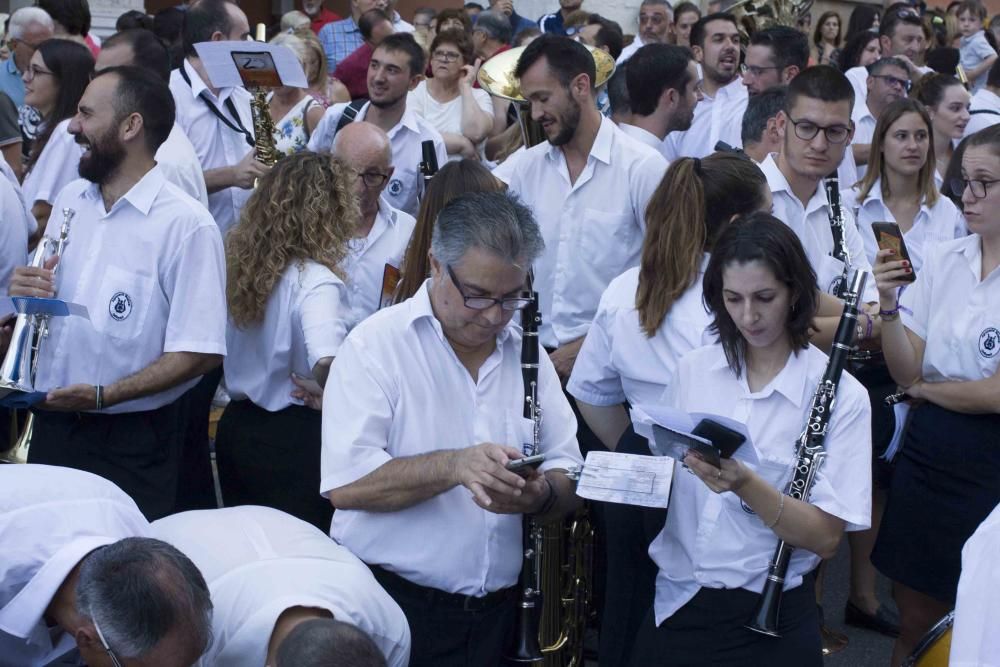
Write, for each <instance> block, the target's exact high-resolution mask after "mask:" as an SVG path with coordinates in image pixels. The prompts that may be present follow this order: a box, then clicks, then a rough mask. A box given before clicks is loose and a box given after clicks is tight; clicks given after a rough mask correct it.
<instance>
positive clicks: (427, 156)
mask: <svg viewBox="0 0 1000 667" xmlns="http://www.w3.org/2000/svg"><path fill="white" fill-rule="evenodd" d="M420 150H421V154H422V157H423V159H422V160H421V161H420V165H419V167H418V169H419V171H420V175H421V177H422V178H423V183H422V187H421V189H420V198H421V199H423V198H424V195H425V194H427V186H428V185H429V184H430V182H431V179H432V178H434V174H436V173H437V172H438V158H437V151H436V150H435V149H434V142H433V141H431V140H430V139H428V140H427V141H424V142H421V144H420Z"/></svg>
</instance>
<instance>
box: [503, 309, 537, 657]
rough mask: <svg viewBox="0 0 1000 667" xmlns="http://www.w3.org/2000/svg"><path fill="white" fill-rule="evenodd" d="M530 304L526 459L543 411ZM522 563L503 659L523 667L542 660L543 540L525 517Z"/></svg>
mask: <svg viewBox="0 0 1000 667" xmlns="http://www.w3.org/2000/svg"><path fill="white" fill-rule="evenodd" d="M530 294H531V303H530V304H528V307H527V308H525V309H524V310H522V311H521V329H522V332H523V333H522V338H521V377H522V378H523V380H524V416H525V418H527V419H530V420H531V421H532V442H530V443H524V445H523V453H524V455H525V456H534V455H536V454H538V451H539V444H540V439H541V427H542V409H541V406H539V405H538V350H539V347H538V327H539V326H541V324H542V315H541V313H539V312H538V293H537V292H535V291H531V292H530ZM522 535H523V540H524V554H523V558H524V562H523V563H522V564H521V577H520V580H519V582H518V586H519V587H520V589H521V596H520V600H519V602H518V605H517V622H516V624H515V625H514V627H515V630H516V632H515V635H514V643H513V646H512V647H511V648H510V650H509V651H508V655H506V656H505V660H506V662H507V663H514V664H525V663H536V662H541V661H542V660H543V658H544V656H543V655H542V649H541V646H540V644H539V630H540V628H541V620H542V618H541V614H542V591H541V583H542V540H543V537H544V533H543V529H542V526H541V524H539V523H538V522H537V521H535V520H534V519H532V518H531V517H529V516H525V517H524V527H523V531H522Z"/></svg>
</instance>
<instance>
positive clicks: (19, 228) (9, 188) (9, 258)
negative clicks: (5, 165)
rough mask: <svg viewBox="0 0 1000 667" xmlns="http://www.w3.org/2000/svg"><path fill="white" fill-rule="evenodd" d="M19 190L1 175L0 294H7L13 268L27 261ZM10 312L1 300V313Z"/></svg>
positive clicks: (27, 215) (26, 230)
mask: <svg viewBox="0 0 1000 667" xmlns="http://www.w3.org/2000/svg"><path fill="white" fill-rule="evenodd" d="M26 217H31V216H30V214H28V213H27V212H26V211H25V210H24V202H23V200H22V199H21V196H20V193H18V191H17V189H15V187H14V186H13V185H11V183H10V181H8V180H7V179H6V178H2V177H0V294H7V288H8V287H9V286H10V278H11V275H12V274H13V273H14V268H15V267H18V266H24V265H25V264H27V263H28V223H27V220H26ZM10 312H13V308H12V307H11V305H10V303H9V302H8V301H7V300H6V299H3V300H0V316H3V315H6V314H7V313H10Z"/></svg>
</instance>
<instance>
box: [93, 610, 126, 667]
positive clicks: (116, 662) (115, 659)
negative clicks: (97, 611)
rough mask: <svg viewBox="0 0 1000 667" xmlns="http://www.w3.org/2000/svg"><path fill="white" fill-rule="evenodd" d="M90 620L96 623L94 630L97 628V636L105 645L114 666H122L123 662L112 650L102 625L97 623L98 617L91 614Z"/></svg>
mask: <svg viewBox="0 0 1000 667" xmlns="http://www.w3.org/2000/svg"><path fill="white" fill-rule="evenodd" d="M90 620H91V622H92V623H93V624H94V630H97V637H98V639H100V640H101V646H103V647H104V650H105V651H106V652H107V654H108V657H109V658H111V664H112V665H114V667H122V663H121V661H120V660H119V659H118V656H116V655H115V652H114V651H112V650H111V647H110V646H108V641H107V640H106V639H105V638H104V633H103V632H101V626H99V625H98V624H97V619H96V618H94V617H93V616H91V617H90Z"/></svg>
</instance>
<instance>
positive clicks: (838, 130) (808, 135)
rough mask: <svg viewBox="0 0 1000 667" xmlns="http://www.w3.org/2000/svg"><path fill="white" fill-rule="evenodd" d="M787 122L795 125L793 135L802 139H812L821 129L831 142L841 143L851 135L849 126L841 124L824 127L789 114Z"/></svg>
mask: <svg viewBox="0 0 1000 667" xmlns="http://www.w3.org/2000/svg"><path fill="white" fill-rule="evenodd" d="M788 122H789V123H791V124H792V126H793V127H795V136H796V137H798V138H799V139H802V140H803V141H812V140H813V138H814V137H815V136H816V135H817V134H819V131H820V130H823V134H824V135H826V140H827V141H829V142H830V143H831V144H842V143H844V142H845V141H847V137H849V136H850V135H851V128H849V127H844V126H843V125H830V126H829V127H824V126H822V125H817V124H816V123H814V122H812V121H809V120H795V119H794V118H792V117H791V116H789V117H788Z"/></svg>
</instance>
